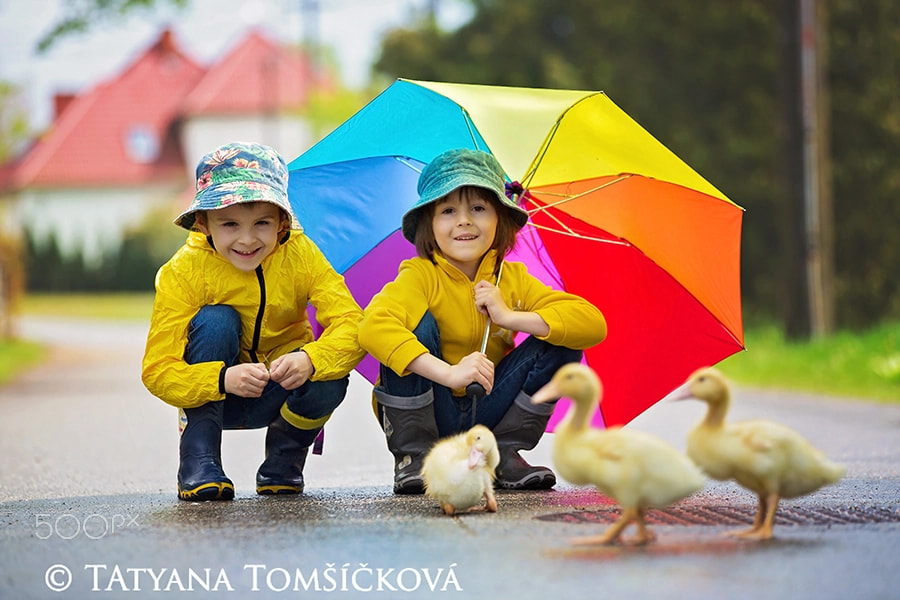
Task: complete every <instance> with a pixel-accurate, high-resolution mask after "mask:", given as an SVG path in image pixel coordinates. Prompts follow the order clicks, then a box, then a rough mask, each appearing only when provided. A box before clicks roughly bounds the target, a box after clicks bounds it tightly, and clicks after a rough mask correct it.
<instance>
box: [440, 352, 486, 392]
mask: <svg viewBox="0 0 900 600" xmlns="http://www.w3.org/2000/svg"><path fill="white" fill-rule="evenodd" d="M473 381H474V382H475V383H480V384H481V386H482V387H483V388H484V392H485V393H486V394H490V393H491V389H492V388H493V387H494V363H492V362H491V360H490V359H489V358H488V357H487V355H485V354H482V353H481V352H473V353H472V354H469V355H468V356H464V357H463V359H462V360H461V361H459V363H457V364H455V365H451V366H450V377H449V381H447V382H446V383H444V385H446V386H447V387H449V388H451V389H460V388H464V387H466V386H467V385H469V384H470V383H472V382H473Z"/></svg>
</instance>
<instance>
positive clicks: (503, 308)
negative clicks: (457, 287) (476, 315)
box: [475, 279, 512, 326]
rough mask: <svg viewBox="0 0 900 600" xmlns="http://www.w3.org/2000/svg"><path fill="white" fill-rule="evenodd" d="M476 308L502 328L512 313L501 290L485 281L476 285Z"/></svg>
mask: <svg viewBox="0 0 900 600" xmlns="http://www.w3.org/2000/svg"><path fill="white" fill-rule="evenodd" d="M475 307H476V308H477V309H478V312H480V313H481V314H483V315H487V316H488V317H490V319H491V321H493V322H494V323H496V324H497V325H500V326H503V323H504V319H505V318H506V315H507V314H509V313H511V312H512V310H510V308H509V306H507V304H506V301H505V300H504V299H503V294H502V293H501V292H500V288H499V287H497V286H496V285H493V284H491V283H488V282H487V281H485V280H484V279H482V280H481V281H479V282H478V283H476V284H475Z"/></svg>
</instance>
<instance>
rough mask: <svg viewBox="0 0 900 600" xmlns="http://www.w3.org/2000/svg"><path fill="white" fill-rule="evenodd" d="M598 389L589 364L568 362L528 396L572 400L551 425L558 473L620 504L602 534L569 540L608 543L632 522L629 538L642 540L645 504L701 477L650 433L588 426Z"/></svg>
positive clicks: (672, 497) (685, 491)
mask: <svg viewBox="0 0 900 600" xmlns="http://www.w3.org/2000/svg"><path fill="white" fill-rule="evenodd" d="M601 389H602V388H601V384H600V380H599V379H598V377H597V374H596V373H594V371H593V369H591V368H590V367H588V366H586V365H583V364H581V363H570V364H568V365H564V366H563V367H562V368H560V369H559V370H558V371H557V372H556V374H555V375H554V376H553V379H551V380H550V382H549V383H548V384H547V385H545V386H544V387H542V388H541V389H540V390H538V391H537V393H535V394H534V396H532V402H535V403H540V402H548V401H551V400H555V399H557V398H560V397H562V396H566V397H567V398H570V399H571V400H572V404H573V407H572V409H571V410H570V411H569V413H568V414H567V415H566V416H565V418H564V419H563V420H562V422H560V424H559V425H558V426H557V428H556V434H555V437H556V439H555V440H554V444H553V462H554V465H555V466H556V470H557V473H559V475H560V476H561V477H562V478H563V479H565V480H567V481H569V482H570V483H574V484H576V485H587V484H592V485H594V486H596V488H597V489H598V490H600V491H601V492H603V493H604V494H606V495H607V496H610V497H611V498H613V499H615V500H616V501H617V502H618V503H619V505H620V506H621V507H622V516H621V517H620V518H619V519H618V520H617V521H616V522H615V523H613V524H612V525H610V526H609V528H607V530H606V531H605V532H604V533H603V534H601V535H599V536H588V537H582V538H576V539H574V540H572V543H573V544H576V545H589V544H608V543H610V542H613V541H615V540H617V539H618V538H619V536H620V534H621V533H622V531H623V530H624V529H625V528H626V527H627V526H628V525H629V524H630V523H632V522H634V523H635V524H636V525H637V529H638V533H637V535H636V536H635V538H633V540H631V541H632V542H633V543H636V544H645V543H647V542H650V541H652V540H653V539H655V537H656V536H655V535H654V534H653V533H652V532H651V531H649V530H648V529H647V527H646V524H645V522H644V516H645V513H646V510H647V509H648V508H663V507H665V506H668V505H669V504H671V503H673V502H676V501H677V500H681V499H682V498H685V497H687V496H689V495H691V494H693V493H694V492H696V491H698V490H699V489H701V488H702V487H703V484H704V477H703V474H702V473H701V472H700V470H699V469H697V467H696V466H695V465H694V464H693V463H691V461H690V460H688V459H687V457H685V456H683V455H682V454H680V453H679V452H678V451H677V450H676V449H675V448H673V447H672V446H670V445H669V444H667V443H666V442H664V441H662V440H660V439H659V438H657V437H655V436H652V435H649V434H647V433H643V432H640V431H633V430H625V429H622V428H620V427H611V428H609V429H606V430H601V429H594V428H592V427H590V419H591V417H592V416H593V413H594V411H595V410H596V409H597V407H598V405H599V401H600V394H601Z"/></svg>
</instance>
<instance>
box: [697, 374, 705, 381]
mask: <svg viewBox="0 0 900 600" xmlns="http://www.w3.org/2000/svg"><path fill="white" fill-rule="evenodd" d="M697 381H699V382H700V383H703V382H704V381H706V375H701V376H700V378H699V379H698V380H697Z"/></svg>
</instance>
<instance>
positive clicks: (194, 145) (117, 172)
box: [0, 29, 321, 262]
mask: <svg viewBox="0 0 900 600" xmlns="http://www.w3.org/2000/svg"><path fill="white" fill-rule="evenodd" d="M320 83H321V82H320V81H317V74H316V72H315V71H314V68H313V65H312V64H311V62H310V61H309V60H308V59H307V57H306V56H304V55H303V54H301V53H299V52H298V51H295V50H293V49H291V48H288V47H286V46H284V45H282V44H279V43H276V42H273V41H271V40H269V39H268V38H267V37H266V36H264V35H263V34H262V33H260V32H258V31H251V32H249V33H248V34H247V35H246V36H245V37H244V38H243V39H242V40H240V41H239V43H237V44H236V45H235V46H234V47H233V48H232V49H231V50H230V51H228V52H226V53H225V55H224V56H223V57H222V58H220V59H219V60H217V61H216V62H214V63H213V64H212V65H209V66H203V65H200V64H198V63H197V62H195V61H194V60H193V59H191V58H190V57H189V56H187V55H186V54H185V53H184V52H183V51H182V50H181V49H180V48H179V46H178V44H177V41H176V40H175V38H174V36H173V34H172V32H171V31H170V30H168V29H167V30H164V31H162V32H161V33H160V35H159V37H158V39H157V40H156V41H155V42H154V43H153V44H152V45H151V46H150V47H149V48H147V49H146V50H144V51H143V52H141V53H140V54H139V55H138V56H137V57H136V58H135V60H133V61H132V62H131V63H130V64H128V65H127V66H126V67H125V68H124V69H123V70H122V71H121V72H120V73H118V74H116V75H115V76H113V77H112V78H111V79H109V80H107V81H102V82H100V83H98V84H96V85H95V86H93V87H91V88H90V89H87V90H85V91H83V92H81V93H79V94H76V95H72V96H64V95H60V96H58V97H57V98H56V99H55V109H56V114H55V117H54V120H53V122H52V124H51V125H50V127H49V128H48V130H47V131H46V132H45V133H43V134H42V135H41V136H40V137H38V138H37V139H36V140H34V142H33V143H32V144H31V145H30V147H29V148H27V150H25V151H24V152H23V153H22V154H20V155H19V156H17V157H15V158H14V159H13V160H12V161H10V162H9V163H7V164H5V165H3V166H0V233H3V234H5V235H7V236H10V235H12V236H16V234H21V232H23V231H24V230H26V229H27V230H28V231H29V232H30V233H31V236H32V238H33V239H34V240H36V241H37V242H41V240H46V239H49V237H50V236H51V235H53V236H55V238H56V241H57V244H58V245H59V248H60V250H61V251H62V252H63V253H64V254H77V253H79V252H80V253H81V255H82V256H83V257H84V258H85V261H86V262H90V261H91V260H99V259H100V258H101V257H102V255H103V253H104V252H108V251H109V250H110V249H112V250H115V249H116V248H118V245H119V244H120V243H121V240H122V233H123V231H124V230H125V228H127V227H129V226H135V225H138V224H139V223H140V222H141V221H142V220H143V219H144V218H145V217H146V215H147V214H148V213H150V212H152V211H155V210H167V211H168V213H171V214H172V215H173V217H174V215H176V214H177V213H178V211H179V210H180V209H181V207H182V206H183V205H185V204H186V203H188V202H189V201H190V197H191V196H192V194H193V176H194V169H195V167H196V164H197V162H198V161H199V159H200V157H201V156H202V155H203V154H205V153H206V152H208V151H209V150H211V149H213V148H215V147H216V146H218V145H220V144H222V143H225V142H228V141H233V140H247V141H256V142H262V143H264V144H268V145H270V146H273V147H274V148H275V149H276V150H278V151H279V152H280V153H281V154H282V155H283V156H284V157H285V159H286V160H288V161H290V160H291V159H292V158H294V157H295V156H297V155H298V154H300V153H302V152H303V151H304V150H306V149H307V148H308V147H309V146H310V145H311V144H312V143H313V142H314V141H315V140H313V139H312V133H311V128H310V127H309V126H308V124H307V122H306V120H305V119H304V118H303V117H302V115H301V111H302V109H303V108H304V107H305V106H306V104H307V102H308V99H309V94H310V92H311V91H312V90H313V88H314V86H315V85H318V84H320ZM173 227H174V226H173Z"/></svg>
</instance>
